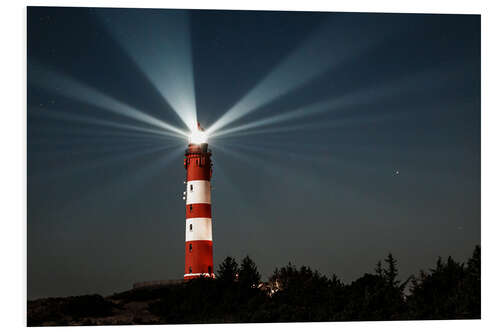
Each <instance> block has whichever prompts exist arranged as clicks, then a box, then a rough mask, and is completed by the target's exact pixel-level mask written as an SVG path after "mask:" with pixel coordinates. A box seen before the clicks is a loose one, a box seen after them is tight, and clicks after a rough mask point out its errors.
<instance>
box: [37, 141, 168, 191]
mask: <svg viewBox="0 0 500 333" xmlns="http://www.w3.org/2000/svg"><path fill="white" fill-rule="evenodd" d="M172 147H178V144H171V145H158V144H138V145H133V146H125V147H120V148H119V149H118V151H114V152H112V153H111V154H107V155H105V156H103V157H100V158H98V159H96V160H92V161H87V162H86V163H85V164H77V165H75V164H70V165H68V166H66V167H59V168H57V169H51V170H49V171H46V172H44V173H34V172H31V176H32V178H31V179H30V181H36V182H37V183H38V182H41V183H50V182H52V181H54V180H55V179H61V178H63V177H72V178H75V177H79V176H81V175H84V174H89V173H90V174H91V173H95V172H96V170H98V169H101V168H106V167H112V166H117V165H119V164H121V163H125V162H129V161H132V160H134V159H137V158H139V157H142V156H146V155H150V154H158V153H160V152H162V151H164V150H168V149H171V148H172ZM70 152H72V153H78V152H77V151H75V149H72V150H70ZM48 153H49V152H43V157H44V158H47V159H50V158H51V156H50V155H48ZM51 153H52V154H61V153H62V154H65V153H67V152H64V151H56V152H51ZM101 153H103V152H101ZM31 154H34V153H30V155H31ZM29 160H30V156H28V163H29Z"/></svg>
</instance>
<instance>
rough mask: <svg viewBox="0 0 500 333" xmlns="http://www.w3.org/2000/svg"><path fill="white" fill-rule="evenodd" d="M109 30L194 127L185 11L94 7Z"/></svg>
mask: <svg viewBox="0 0 500 333" xmlns="http://www.w3.org/2000/svg"><path fill="white" fill-rule="evenodd" d="M96 12H97V13H98V14H99V15H101V17H102V20H103V22H105V24H106V26H107V27H108V29H109V31H110V32H111V34H112V35H113V36H114V37H115V38H116V40H117V41H118V42H119V43H120V45H122V47H123V48H125V50H126V51H127V52H128V54H129V55H130V56H131V57H132V58H133V59H134V61H135V62H136V63H137V65H138V66H139V67H140V68H141V69H142V71H143V72H144V74H146V76H147V77H148V78H149V79H150V80H151V82H152V83H153V84H154V85H155V87H156V89H158V91H159V92H160V94H161V95H162V96H163V98H164V99H165V101H166V102H167V103H168V104H169V105H170V106H171V107H172V109H173V110H174V111H175V112H176V114H177V115H178V116H179V118H180V119H181V120H182V121H183V122H184V124H185V125H186V126H187V127H188V128H189V129H190V130H193V129H194V128H196V124H197V120H196V119H197V118H196V102H195V92H194V76H193V64H192V56H191V31H190V25H189V13H188V11H185V10H161V9H160V10H158V9H154V10H148V9H140V10H136V11H134V12H133V13H130V12H129V11H128V10H122V9H96Z"/></svg>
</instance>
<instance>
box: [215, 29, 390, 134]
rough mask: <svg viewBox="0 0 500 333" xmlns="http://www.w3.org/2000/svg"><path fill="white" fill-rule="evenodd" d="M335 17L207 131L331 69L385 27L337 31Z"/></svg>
mask: <svg viewBox="0 0 500 333" xmlns="http://www.w3.org/2000/svg"><path fill="white" fill-rule="evenodd" d="M337 24H338V22H337V20H329V21H328V22H327V23H325V24H324V25H323V26H322V27H321V29H319V32H318V33H317V34H316V35H314V36H313V38H311V39H309V40H307V41H306V42H305V43H304V44H303V45H301V46H300V47H299V48H297V49H296V51H295V52H294V53H292V54H291V55H290V56H289V57H288V58H287V59H285V60H284V61H283V62H282V63H281V64H280V65H278V67H276V68H275V69H274V70H273V71H271V72H270V73H269V74H268V75H267V76H266V77H265V78H264V79H263V80H262V81H261V82H260V83H258V84H257V85H256V86H255V87H254V88H253V89H252V90H251V91H250V92H249V93H247V95H245V97H243V98H242V99H241V100H240V101H239V102H237V103H236V104H235V105H234V106H233V107H231V108H230V109H229V110H228V111H227V112H226V113H225V114H224V115H222V117H220V118H219V119H218V120H217V121H216V122H215V123H214V124H213V125H212V126H211V127H210V128H209V129H208V130H207V131H208V132H209V133H214V132H216V131H218V130H219V129H221V128H223V127H225V126H227V125H229V124H230V123H232V122H234V121H236V120H238V119H240V118H241V117H243V116H245V115H247V114H248V113H250V112H252V111H254V110H256V109H258V108H260V107H262V106H264V105H265V104H267V103H269V102H271V101H273V100H275V99H276V98H278V97H280V96H282V95H284V94H286V93H288V92H291V91H293V90H295V89H298V88H300V87H301V86H302V85H304V84H305V83H307V82H309V81H311V80H312V79H314V78H316V77H318V76H319V75H321V74H324V73H325V72H326V71H329V70H332V69H333V68H334V67H336V66H338V65H340V64H341V63H342V62H343V61H345V60H347V59H348V58H349V57H352V56H354V55H359V54H360V53H361V52H363V51H364V50H366V49H368V48H369V47H371V46H373V45H374V44H376V43H378V42H380V41H381V39H382V37H383V36H384V34H385V33H384V31H385V29H381V27H377V28H376V29H375V27H374V26H371V25H364V26H362V25H359V26H357V27H353V28H352V29H350V30H347V31H344V30H343V31H338V33H337V34H332V31H336V30H338V25H337Z"/></svg>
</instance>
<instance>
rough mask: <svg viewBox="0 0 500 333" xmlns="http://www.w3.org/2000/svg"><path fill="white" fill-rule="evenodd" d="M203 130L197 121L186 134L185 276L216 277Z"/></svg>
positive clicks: (207, 153) (209, 174) (208, 161)
mask: <svg viewBox="0 0 500 333" xmlns="http://www.w3.org/2000/svg"><path fill="white" fill-rule="evenodd" d="M211 155H212V153H211V151H210V150H209V149H208V144H207V139H206V134H205V133H204V132H203V129H202V128H201V126H200V124H199V123H198V126H197V129H195V130H194V131H193V132H192V133H191V136H190V138H189V145H188V148H187V149H186V153H185V157H184V168H185V169H186V192H185V200H186V244H185V245H186V260H185V267H184V279H186V280H187V279H193V278H197V277H200V276H206V277H215V275H214V273H213V270H214V269H213V266H214V264H213V241H212V206H211V196H210V192H211V186H210V179H211V178H212V161H211V158H210V157H211Z"/></svg>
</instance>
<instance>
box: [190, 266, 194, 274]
mask: <svg viewBox="0 0 500 333" xmlns="http://www.w3.org/2000/svg"><path fill="white" fill-rule="evenodd" d="M191 273H193V270H192V269H191V266H189V274H191Z"/></svg>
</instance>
